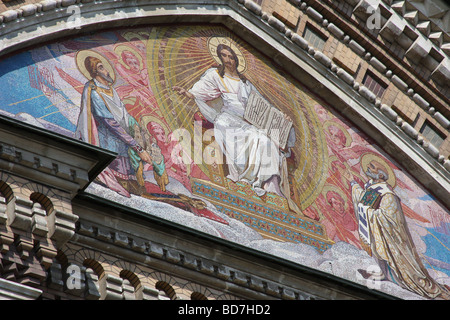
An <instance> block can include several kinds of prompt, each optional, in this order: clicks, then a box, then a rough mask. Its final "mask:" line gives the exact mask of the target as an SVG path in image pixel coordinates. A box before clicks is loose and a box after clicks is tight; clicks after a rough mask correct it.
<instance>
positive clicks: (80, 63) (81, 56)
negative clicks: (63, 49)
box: [75, 50, 116, 84]
mask: <svg viewBox="0 0 450 320" xmlns="http://www.w3.org/2000/svg"><path fill="white" fill-rule="evenodd" d="M87 57H95V58H98V59H99V60H100V61H101V62H102V64H103V66H104V67H105V68H106V70H108V72H109V74H110V76H111V78H112V79H113V83H112V84H114V82H116V72H115V70H114V68H113V67H112V65H111V63H110V62H109V60H108V59H107V58H106V57H104V56H103V55H101V54H100V53H98V52H96V51H93V50H81V51H78V52H77V55H76V57H75V60H76V63H77V68H78V70H79V71H80V72H81V73H82V74H83V76H85V77H86V79H88V80H91V79H92V77H91V75H90V74H89V71H87V69H86V67H85V65H84V61H85V60H86V58H87Z"/></svg>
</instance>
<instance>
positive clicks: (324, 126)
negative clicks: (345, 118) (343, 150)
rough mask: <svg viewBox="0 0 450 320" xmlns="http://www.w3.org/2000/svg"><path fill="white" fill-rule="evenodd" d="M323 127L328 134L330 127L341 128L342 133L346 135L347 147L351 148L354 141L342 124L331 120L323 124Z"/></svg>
mask: <svg viewBox="0 0 450 320" xmlns="http://www.w3.org/2000/svg"><path fill="white" fill-rule="evenodd" d="M322 126H323V129H324V131H325V130H326V131H327V132H328V127H330V126H335V127H337V128H339V129H340V130H341V131H342V133H343V134H344V135H345V147H349V146H350V145H351V144H352V141H353V139H352V137H351V136H350V133H349V132H348V131H347V129H345V128H344V126H343V125H341V124H340V123H337V122H335V121H331V120H327V121H325V122H324V123H323V125H322ZM327 132H325V134H328V133H327Z"/></svg>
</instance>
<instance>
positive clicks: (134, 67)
mask: <svg viewBox="0 0 450 320" xmlns="http://www.w3.org/2000/svg"><path fill="white" fill-rule="evenodd" d="M0 70H1V71H0V84H1V86H2V88H8V90H2V92H1V93H0V109H1V110H0V114H1V115H3V116H7V117H11V118H15V119H18V120H21V121H24V122H26V123H29V124H31V125H34V126H37V127H40V128H42V129H44V130H51V131H52V132H56V133H59V134H61V135H65V136H68V137H71V138H73V139H77V140H81V141H84V142H86V143H90V144H93V145H96V146H98V147H101V148H105V149H108V150H111V151H114V152H116V153H117V157H116V159H115V160H114V161H113V162H112V163H111V164H110V165H109V166H108V168H106V169H105V170H104V171H103V172H102V173H101V174H100V175H99V176H98V177H97V178H96V179H95V181H93V182H92V183H91V185H90V186H89V187H88V189H87V192H90V193H93V194H95V195H98V196H101V197H104V198H106V199H109V200H111V201H115V202H117V203H120V204H123V205H127V206H130V207H133V208H136V209H139V210H142V211H144V212H146V213H148V214H152V215H155V216H160V217H163V218H165V219H167V220H170V221H175V222H177V223H179V224H181V225H183V226H187V227H190V228H194V229H197V230H199V231H202V232H205V233H209V234H212V235H214V236H217V237H220V238H223V239H227V240H229V241H233V242H237V243H240V244H243V245H245V246H248V247H251V248H254V249H257V250H260V251H263V252H266V253H269V254H271V255H274V256H278V257H280V259H288V260H291V261H294V262H296V263H299V264H303V265H307V266H310V267H313V268H316V269H318V270H321V271H325V272H329V273H332V274H334V275H336V276H339V277H343V278H346V279H349V280H351V281H355V282H358V283H362V284H365V285H367V286H368V287H370V288H373V289H377V290H381V291H384V292H387V293H389V294H393V295H396V296H399V297H403V298H407V299H409V298H410V299H416V298H425V299H441V298H444V299H448V297H449V291H448V287H447V286H448V285H450V278H449V276H450V254H449V242H450V241H449V239H450V218H449V211H448V209H446V208H445V207H443V206H442V205H441V204H440V203H439V202H438V201H436V200H435V199H434V198H433V197H432V196H431V195H430V194H429V193H428V191H427V190H426V189H425V188H423V187H422V186H420V185H419V184H418V183H417V182H416V180H415V179H414V177H413V176H411V175H410V174H409V173H407V172H405V171H404V170H402V168H401V166H400V165H399V164H397V163H396V162H395V161H393V160H392V159H391V158H390V157H389V156H388V155H387V154H386V153H384V152H383V151H382V150H381V149H380V148H379V147H378V146H377V145H376V144H375V143H374V142H373V141H372V140H371V139H370V138H369V137H367V136H366V135H364V134H363V133H362V132H360V131H359V130H358V129H357V128H356V127H354V126H353V125H352V124H351V123H349V122H348V121H347V120H346V119H345V118H344V117H343V116H341V115H339V114H337V113H335V112H334V111H333V109H332V106H329V105H328V104H327V102H326V98H325V97H316V96H314V95H313V94H312V93H311V92H309V91H308V90H307V89H306V87H305V86H304V85H303V84H301V83H298V82H297V81H295V80H294V79H292V78H291V77H290V76H289V75H288V74H286V73H285V72H283V71H282V70H279V69H278V68H277V67H276V65H274V64H273V63H272V62H271V61H270V60H269V59H267V57H266V56H264V54H263V53H261V52H258V51H257V50H256V49H255V48H252V47H251V46H249V45H248V44H247V43H245V42H244V41H242V40H241V39H240V38H239V37H238V36H236V35H235V34H233V33H231V32H230V31H228V30H227V29H225V28H223V27H218V26H211V25H208V26H192V25H189V26H166V27H161V26H158V27H145V28H144V27H142V28H139V29H138V28H133V29H123V30H115V31H109V32H103V33H97V34H95V35H86V36H81V37H78V38H74V39H69V40H64V41H61V42H58V43H53V44H47V45H44V46H41V47H37V48H33V49H30V50H28V51H24V52H22V53H19V54H16V55H13V56H11V57H9V58H7V59H4V60H3V61H1V62H0Z"/></svg>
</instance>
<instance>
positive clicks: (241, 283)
mask: <svg viewBox="0 0 450 320" xmlns="http://www.w3.org/2000/svg"><path fill="white" fill-rule="evenodd" d="M97 206H100V207H101V212H100V211H99V210H98V209H95V208H96V207H97ZM105 212H107V213H106V215H107V216H108V217H109V219H108V220H105V219H104V216H105ZM74 213H76V214H77V215H78V216H79V221H78V224H77V225H78V227H77V230H76V234H75V236H74V237H73V238H72V239H71V240H70V242H73V243H74V244H75V243H76V244H78V245H80V244H81V245H83V246H84V247H85V248H92V249H93V250H98V251H101V252H105V253H107V254H109V255H113V256H116V257H118V258H120V259H124V260H129V261H133V262H134V263H139V264H143V265H147V266H149V267H153V268H155V269H157V270H170V271H171V273H172V274H173V275H175V276H176V275H178V276H180V277H184V278H189V280H190V281H194V282H197V283H204V284H205V285H207V286H211V287H216V288H224V286H225V287H226V288H227V290H228V291H229V292H230V293H232V294H234V295H237V296H247V297H249V296H253V298H254V299H267V298H269V299H287V300H297V299H300V300H310V299H315V300H317V299H326V298H327V297H325V296H322V295H323V293H324V292H327V295H332V296H334V297H335V298H336V299H360V298H362V297H365V298H369V299H373V298H375V299H396V298H395V297H392V296H390V295H387V294H384V293H381V292H378V291H374V290H370V289H368V288H367V287H365V286H362V285H359V284H357V283H353V282H349V281H347V280H345V279H343V278H338V277H336V276H333V275H331V274H327V273H325V272H322V271H317V270H313V269H311V268H308V267H305V266H301V265H298V264H295V263H293V262H290V261H286V260H284V259H281V258H278V257H274V256H271V255H269V254H265V253H262V252H259V251H256V250H253V249H250V248H247V247H244V246H242V245H239V244H235V243H231V242H229V241H224V240H221V239H220V238H217V237H214V236H210V235H208V234H204V233H202V232H199V231H198V230H193V229H189V228H185V227H183V226H180V225H178V224H173V223H171V222H168V221H166V220H163V219H159V218H157V217H154V216H151V215H146V214H143V213H141V212H139V211H136V210H133V209H130V208H128V207H124V206H122V205H118V204H113V203H110V202H107V201H105V200H103V199H101V198H98V197H96V196H92V195H89V194H80V195H79V196H78V197H77V198H76V199H75V202H74ZM105 221H108V223H105ZM211 257H214V260H212V259H211ZM331 292H332V293H331Z"/></svg>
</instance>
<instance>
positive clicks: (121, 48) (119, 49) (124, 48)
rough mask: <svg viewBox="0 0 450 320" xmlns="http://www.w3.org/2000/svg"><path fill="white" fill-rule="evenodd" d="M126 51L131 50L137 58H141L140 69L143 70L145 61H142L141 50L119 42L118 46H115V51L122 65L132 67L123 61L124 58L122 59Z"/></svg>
mask: <svg viewBox="0 0 450 320" xmlns="http://www.w3.org/2000/svg"><path fill="white" fill-rule="evenodd" d="M124 51H130V52H131V53H132V54H134V55H135V56H136V59H138V60H139V70H142V69H143V68H144V63H143V62H142V56H141V54H140V53H139V52H137V51H136V50H135V49H133V48H131V47H130V46H127V45H124V44H119V45H118V46H116V47H115V48H114V52H115V53H116V54H117V56H118V57H119V59H118V60H119V63H120V64H121V65H123V66H124V67H125V68H127V69H130V67H128V66H127V65H126V63H125V61H123V59H122V52H124Z"/></svg>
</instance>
